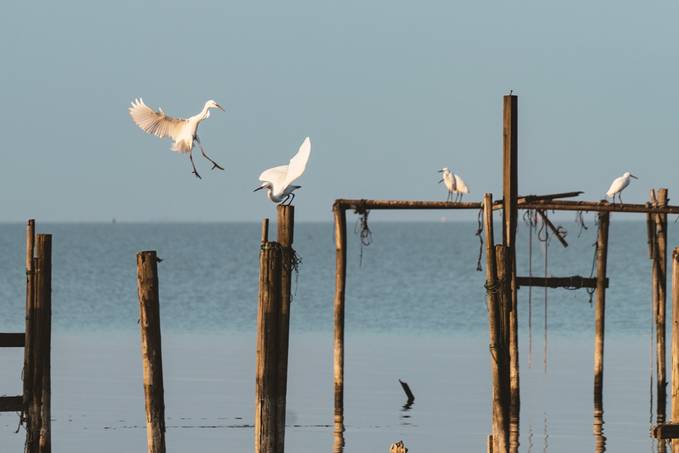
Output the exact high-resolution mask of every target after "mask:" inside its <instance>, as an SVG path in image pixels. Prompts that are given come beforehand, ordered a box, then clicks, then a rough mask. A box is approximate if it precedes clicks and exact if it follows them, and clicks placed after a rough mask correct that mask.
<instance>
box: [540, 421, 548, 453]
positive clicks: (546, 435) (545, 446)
mask: <svg viewBox="0 0 679 453" xmlns="http://www.w3.org/2000/svg"><path fill="white" fill-rule="evenodd" d="M547 426H548V424H547V412H545V413H544V423H543V430H544V442H545V443H544V444H543V446H542V453H547V451H549V434H548V432H547Z"/></svg>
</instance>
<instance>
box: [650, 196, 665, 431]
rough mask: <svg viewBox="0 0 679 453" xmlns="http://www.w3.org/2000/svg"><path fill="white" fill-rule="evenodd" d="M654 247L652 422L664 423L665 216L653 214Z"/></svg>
mask: <svg viewBox="0 0 679 453" xmlns="http://www.w3.org/2000/svg"><path fill="white" fill-rule="evenodd" d="M656 206H658V207H666V206H667V189H664V188H663V189H659V190H658V192H657V203H656ZM654 220H655V235H654V237H655V244H654V252H655V253H654V256H653V271H652V273H651V275H652V285H653V294H654V296H655V297H654V299H655V333H656V395H657V403H656V423H664V422H665V416H666V412H667V378H666V360H667V354H666V346H665V342H666V337H667V336H666V330H665V329H666V327H665V324H666V307H667V214H664V213H657V214H655V218H654Z"/></svg>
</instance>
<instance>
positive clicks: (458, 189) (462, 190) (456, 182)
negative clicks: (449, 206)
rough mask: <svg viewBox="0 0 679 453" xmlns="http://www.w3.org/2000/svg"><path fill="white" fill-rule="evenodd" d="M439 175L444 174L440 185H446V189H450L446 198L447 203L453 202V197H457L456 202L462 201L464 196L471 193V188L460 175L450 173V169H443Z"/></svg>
mask: <svg viewBox="0 0 679 453" xmlns="http://www.w3.org/2000/svg"><path fill="white" fill-rule="evenodd" d="M439 173H443V175H442V178H441V179H440V180H439V183H444V184H445V186H446V189H448V198H446V201H452V200H453V195H455V201H461V200H462V196H463V195H464V194H468V193H469V188H468V187H467V184H465V182H464V181H463V180H462V178H461V177H460V175H456V174H455V173H453V172H452V171H450V169H448V167H443V168H442V169H440V170H439Z"/></svg>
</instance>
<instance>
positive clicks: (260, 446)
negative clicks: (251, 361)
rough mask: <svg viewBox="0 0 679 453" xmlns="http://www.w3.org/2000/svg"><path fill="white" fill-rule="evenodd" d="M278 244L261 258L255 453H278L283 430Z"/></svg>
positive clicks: (266, 245)
mask: <svg viewBox="0 0 679 453" xmlns="http://www.w3.org/2000/svg"><path fill="white" fill-rule="evenodd" d="M282 267H283V253H282V250H281V246H280V244H278V243H277V242H263V243H262V245H261V250H260V254H259V308H258V311H257V365H256V382H255V453H274V452H276V453H277V450H276V448H277V445H279V443H278V435H279V433H281V432H282V430H284V427H283V428H281V427H280V426H279V423H280V417H279V411H278V407H279V404H278V403H279V401H280V391H281V386H280V382H279V378H280V376H279V373H280V368H279V365H280V360H281V359H280V345H279V342H280V331H281V271H282Z"/></svg>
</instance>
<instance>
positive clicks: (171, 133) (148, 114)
mask: <svg viewBox="0 0 679 453" xmlns="http://www.w3.org/2000/svg"><path fill="white" fill-rule="evenodd" d="M210 109H220V110H221V111H224V109H223V108H222V106H221V105H219V104H217V103H216V102H215V101H213V100H212V99H210V100H209V101H207V102H206V103H205V106H203V110H201V111H200V113H197V114H196V115H193V116H192V117H189V118H186V119H184V118H173V117H171V116H168V115H166V114H165V112H163V109H161V108H158V111H157V112H156V111H155V110H153V109H151V108H150V107H148V106H147V105H146V104H144V101H143V100H142V99H141V98H139V99H135V100H134V101H132V105H131V106H130V108H129V111H130V116H131V117H132V120H133V121H134V122H135V123H136V124H137V126H139V127H140V128H141V129H142V130H143V131H144V132H147V133H149V134H153V135H155V136H156V137H160V138H163V137H170V138H171V139H172V140H174V143H173V144H172V148H171V149H172V150H173V151H177V152H180V153H188V155H189V159H190V160H191V166H192V167H193V174H194V175H196V177H197V178H199V179H200V175H199V174H198V172H197V171H196V165H195V164H194V163H193V153H192V151H193V145H194V143H198V146H200V152H201V154H203V157H205V158H206V159H207V160H209V161H210V162H212V169H213V170H214V169H215V168H219V169H220V170H224V168H223V167H222V166H221V165H219V164H218V163H217V162H215V161H214V160H212V159H210V157H209V156H208V155H207V154H205V149H204V148H203V145H202V144H201V143H200V139H198V125H199V124H200V122H201V121H203V120H204V119H206V118H209V117H210Z"/></svg>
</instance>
